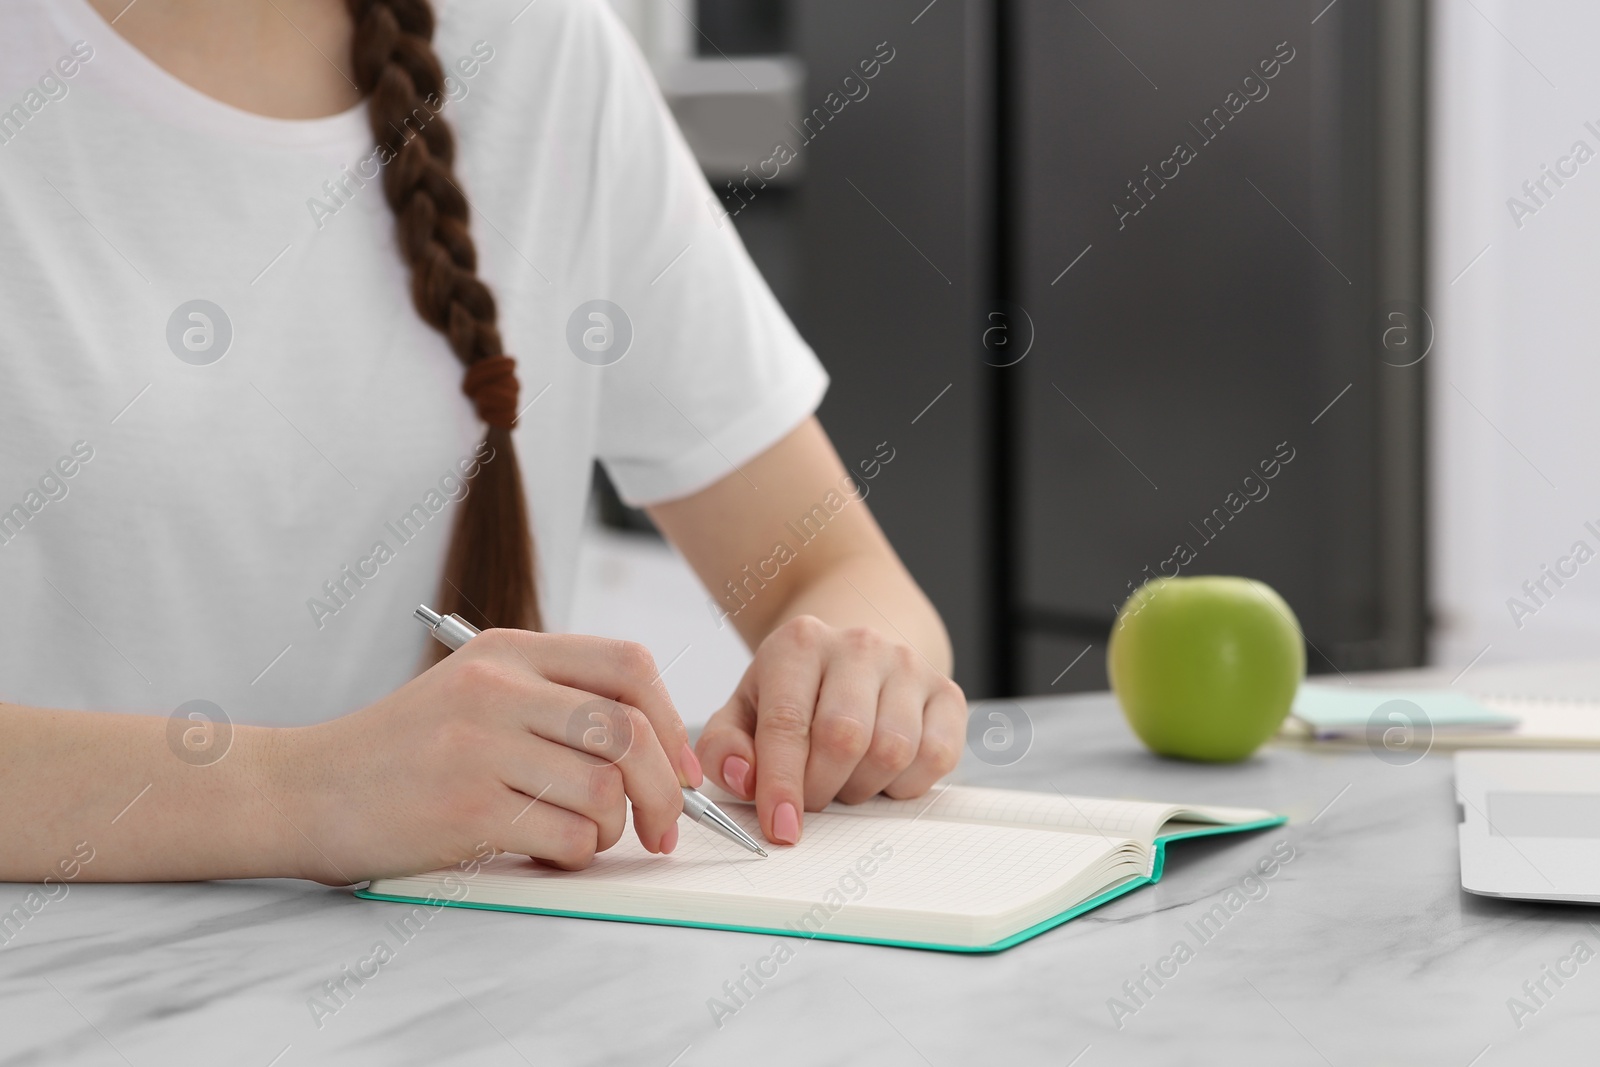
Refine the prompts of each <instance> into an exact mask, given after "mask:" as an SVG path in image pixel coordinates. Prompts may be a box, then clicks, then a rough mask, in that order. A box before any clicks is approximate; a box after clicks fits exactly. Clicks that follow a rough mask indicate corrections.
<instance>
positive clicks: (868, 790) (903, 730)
mask: <svg viewBox="0 0 1600 1067" xmlns="http://www.w3.org/2000/svg"><path fill="white" fill-rule="evenodd" d="M927 701H928V694H927V683H926V682H924V681H921V680H919V679H918V678H917V676H916V675H915V674H914V673H911V672H907V671H899V672H896V673H895V674H893V675H891V676H890V677H889V680H888V681H887V682H885V683H884V686H883V690H882V692H881V693H879V694H878V715H877V718H876V719H875V720H874V722H873V726H872V742H871V743H870V744H869V745H868V746H867V753H866V755H865V756H863V757H861V762H860V763H859V764H857V765H856V768H855V770H854V771H853V772H852V773H851V775H850V780H849V781H847V782H846V783H845V784H844V787H843V788H842V789H840V790H839V799H840V800H842V801H844V802H845V803H846V804H859V803H861V802H862V801H863V800H866V799H867V798H868V797H873V796H877V795H878V794H879V793H881V792H883V787H884V786H886V785H888V784H889V783H890V782H892V781H894V780H895V779H896V778H898V777H900V775H901V773H902V772H903V771H905V769H906V768H907V767H909V766H911V763H912V761H913V760H915V759H916V758H917V748H918V746H919V745H920V744H921V742H922V709H923V707H924V706H925V705H926V704H927Z"/></svg>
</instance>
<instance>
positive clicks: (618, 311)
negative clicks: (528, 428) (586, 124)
mask: <svg viewBox="0 0 1600 1067" xmlns="http://www.w3.org/2000/svg"><path fill="white" fill-rule="evenodd" d="M596 7H598V8H604V7H605V5H604V4H597V5H596ZM598 14H599V18H600V21H601V24H602V25H601V27H600V32H601V34H602V37H603V38H604V39H605V43H606V47H605V53H606V54H607V66H608V67H609V69H608V71H607V76H606V85H605V89H604V95H603V101H602V112H601V120H600V123H599V126H600V129H599V130H598V144H597V146H596V151H597V153H598V154H599V158H598V160H597V172H598V174H599V176H600V183H599V186H600V187H599V189H598V190H597V191H596V192H597V195H599V196H601V197H604V198H606V199H607V200H609V203H608V204H606V205H604V209H603V210H601V211H597V212H596V213H595V218H597V219H598V220H600V221H598V222H597V225H596V228H597V230H599V231H601V232H597V233H596V234H595V235H594V236H595V238H596V239H597V240H599V241H602V242H604V244H605V255H606V259H607V261H608V269H607V270H606V272H605V274H606V277H607V279H608V282H609V286H608V287H609V289H610V292H608V293H605V294H599V295H598V297H597V300H598V299H603V300H604V301H606V302H608V303H609V304H610V305H612V306H611V307H607V306H604V305H602V304H599V303H598V302H594V303H590V304H585V305H582V306H580V308H579V309H578V310H577V311H575V312H574V316H573V319H572V320H569V323H568V341H569V344H573V345H576V346H578V347H577V348H575V349H574V350H575V351H579V350H585V351H586V350H587V349H586V348H585V338H588V339H589V341H592V342H593V345H594V348H596V349H601V351H596V352H594V354H593V356H592V358H587V359H586V361H589V362H594V363H595V364H596V371H595V373H598V374H600V375H602V376H603V379H602V383H601V388H600V405H599V424H598V433H597V442H596V452H597V455H598V456H599V458H600V460H601V462H603V463H604V464H605V466H606V469H607V471H608V472H609V473H610V475H611V478H612V481H613V482H614V483H615V484H616V487H617V490H618V492H619V493H620V494H621V496H622V498H623V499H624V500H625V501H627V502H628V503H629V504H632V505H634V506H641V505H645V504H654V503H660V502H662V501H666V500H672V499H676V498H679V497H683V496H688V495H689V494H691V493H694V492H696V491H697V490H699V489H702V488H704V487H706V486H708V485H710V484H712V483H713V482H715V481H718V480H719V479H721V478H723V477H725V476H727V475H729V474H733V473H735V472H736V471H738V469H739V468H740V467H741V466H742V465H743V464H744V463H745V462H746V461H747V460H749V459H751V458H753V457H755V456H757V455H759V454H760V453H762V452H764V451H765V450H766V449H768V448H770V447H771V446H772V445H774V444H776V443H777V442H778V441H779V440H780V439H781V438H783V437H784V436H785V435H786V434H788V433H789V432H790V431H791V430H793V429H794V428H795V427H796V426H798V425H799V424H800V423H801V422H802V421H804V420H805V419H806V418H807V417H808V416H810V415H811V414H813V413H814V412H815V411H816V409H817V406H818V405H819V404H820V403H821V401H822V396H823V393H824V392H825V391H826V390H827V386H828V376H827V373H826V372H825V371H824V370H823V368H822V365H821V363H820V362H819V361H818V360H817V357H816V355H815V354H814V353H813V352H812V351H811V348H810V347H809V346H808V345H807V344H806V343H805V341H804V340H802V339H801V337H800V334H799V332H798V331H797V330H796V329H795V327H794V325H793V323H791V322H790V321H789V318H788V316H787V315H786V314H785V313H784V311H783V309H782V308H781V307H780V306H779V304H778V302H777V300H776V299H775V298H774V297H773V295H772V291H771V290H770V289H769V288H768V287H767V284H766V282H765V281H764V280H763V279H762V277H761V274H760V272H759V271H757V270H756V267H755V264H753V263H752V262H751V260H750V257H749V254H748V253H747V252H746V251H745V249H744V245H743V244H742V243H741V242H740V240H739V236H738V233H737V232H736V231H735V229H734V223H733V220H732V218H731V217H730V216H729V214H728V206H729V205H728V204H725V203H724V201H723V199H722V198H721V197H719V196H717V195H716V194H715V193H713V192H712V190H711V188H710V186H709V185H708V184H707V182H706V179H705V177H704V176H703V175H702V173H701V171H700V168H699V165H698V164H697V163H696V161H695V159H694V156H693V154H692V153H691V151H690V149H689V147H688V145H687V144H686V142H685V141H684V139H683V136H682V135H681V133H680V132H679V131H678V128H677V125H676V123H675V122H674V121H673V119H672V116H671V113H670V112H669V110H668V109H667V106H666V103H665V102H664V101H663V99H662V97H661V94H660V92H659V90H658V89H657V87H656V84H655V80H654V78H653V77H652V76H651V74H650V72H649V69H648V67H647V66H646V65H645V62H644V59H643V57H642V56H640V55H639V52H638V50H637V49H636V48H635V47H634V44H633V41H632V39H631V38H630V37H629V36H628V34H627V31H626V30H625V29H624V28H623V27H622V26H621V25H620V23H619V22H617V21H616V19H615V18H614V17H613V16H611V14H610V13H609V11H602V12H599V13H598ZM757 162H759V161H752V168H751V172H752V173H755V170H756V168H755V165H754V164H755V163H757ZM760 195H762V189H761V183H760V180H759V178H757V179H754V180H752V181H750V182H749V184H748V187H747V192H746V196H760ZM767 195H772V194H771V193H770V192H768V194H767ZM729 197H730V202H731V203H732V204H733V205H735V206H736V205H737V204H738V203H739V201H737V200H734V199H733V197H732V194H731V193H730V194H729ZM596 315H599V316H600V317H598V318H596V317H595V316H596ZM590 331H593V332H590ZM625 333H627V334H631V336H627V337H625V336H624V335H625ZM624 341H626V345H627V347H626V350H625V351H623V352H622V354H621V356H620V357H618V354H617V353H618V351H619V350H621V349H622V345H623V342H624ZM607 346H610V347H607ZM612 360H614V362H613V361H612Z"/></svg>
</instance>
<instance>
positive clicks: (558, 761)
mask: <svg viewBox="0 0 1600 1067" xmlns="http://www.w3.org/2000/svg"><path fill="white" fill-rule="evenodd" d="M272 733H274V734H276V735H278V736H277V738H276V740H275V742H274V744H275V747H276V748H277V751H276V752H275V753H274V758H273V759H272V763H273V764H274V765H275V766H276V767H277V769H278V770H277V775H276V777H277V778H278V779H279V782H280V783H281V787H282V797H281V798H280V802H285V803H286V804H287V806H286V807H285V809H284V814H285V815H286V816H288V817H289V819H290V821H291V822H293V823H294V825H295V828H296V829H297V830H298V831H300V837H301V838H302V844H303V845H304V848H303V849H302V855H301V862H300V863H299V865H298V866H299V867H300V869H301V871H302V872H303V874H304V876H305V877H308V878H314V879H316V880H317V881H320V882H325V883H327V884H330V885H344V884H349V883H352V882H355V881H359V880H362V879H366V878H380V877H385V876H390V875H400V874H413V873H417V872H420V871H429V870H435V869H437V868H440V867H444V866H447V865H449V864H452V863H456V862H458V861H461V860H464V859H468V858H471V857H473V856H474V855H478V854H479V853H480V851H481V850H482V847H483V845H484V844H485V843H487V844H488V845H490V846H492V847H493V848H495V849H496V850H498V851H502V852H512V853H519V854H523V855H527V856H532V857H534V858H536V859H540V860H544V861H545V862H548V863H550V864H553V865H555V866H557V867H562V868H566V869H569V870H576V869H579V868H582V867H586V866H588V865H589V863H591V862H592V861H593V860H594V855H595V853H596V852H600V851H603V850H605V849H607V848H610V847H611V846H612V845H614V844H616V843H617V841H618V840H619V839H620V838H621V836H622V833H623V827H624V817H625V814H626V804H627V803H628V802H630V801H631V802H632V804H633V825H634V831H635V832H636V833H637V834H638V837H639V842H640V844H642V845H643V846H644V847H645V848H646V849H647V850H649V851H651V852H671V851H672V850H673V848H675V847H676V846H677V843H678V824H677V820H678V815H679V814H680V813H681V812H682V810H683V794H682V791H681V786H683V785H689V786H696V787H698V786H699V785H700V784H701V781H702V775H701V772H700V764H699V762H698V760H697V759H696V758H695V754H694V751H693V749H691V748H690V747H689V743H688V733H687V731H686V730H685V729H684V725H683V720H682V719H681V718H680V717H679V716H678V712H677V710H676V709H675V708H674V707H673V705H672V701H671V699H670V698H669V697H668V696H667V693H666V689H665V688H664V687H663V686H662V685H661V684H660V673H659V672H658V671H657V670H656V666H655V661H654V660H653V659H652V657H651V656H650V653H649V652H647V651H645V649H644V648H643V647H642V646H640V645H636V644H631V643H628V642H624V641H614V640H608V639H605V638H598V637H584V636H577V635H568V634H540V633H531V632H528V631H524V630H485V631H484V632H483V633H482V634H481V635H479V636H478V637H475V638H473V640H472V641H470V642H469V643H468V644H466V645H465V646H463V647H462V648H461V649H460V650H459V651H457V652H454V653H452V654H451V655H449V656H447V657H446V658H445V659H444V660H443V661H441V662H440V663H439V664H437V665H436V666H434V667H433V668H432V669H430V670H428V671H426V672H424V673H423V674H421V675H419V676H418V677H416V678H414V679H412V680H411V681H410V682H408V683H407V684H405V685H403V686H401V687H400V688H399V689H397V690H395V691H394V692H392V693H390V694H389V695H388V696H386V697H384V698H383V699H382V700H380V701H378V702H377V703H376V704H372V705H370V706H369V707H366V708H363V709H361V710H360V711H357V712H354V713H352V714H350V715H347V716H344V717H343V718H339V719H335V720H333V721H331V722H326V723H322V724H319V725H317V726H310V727H304V728H299V729H292V730H279V731H272Z"/></svg>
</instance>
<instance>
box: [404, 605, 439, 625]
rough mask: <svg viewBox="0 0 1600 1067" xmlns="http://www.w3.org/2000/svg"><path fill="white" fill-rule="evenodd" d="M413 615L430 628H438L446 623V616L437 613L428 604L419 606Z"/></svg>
mask: <svg viewBox="0 0 1600 1067" xmlns="http://www.w3.org/2000/svg"><path fill="white" fill-rule="evenodd" d="M411 614H413V615H415V616H416V617H417V618H419V619H421V620H422V621H423V622H425V623H427V624H428V625H429V626H438V625H439V624H440V623H441V622H443V621H444V616H442V615H440V614H439V613H438V612H437V611H434V610H433V609H432V608H430V607H428V605H426V604H421V605H418V607H417V610H416V611H413V612H412V613H411Z"/></svg>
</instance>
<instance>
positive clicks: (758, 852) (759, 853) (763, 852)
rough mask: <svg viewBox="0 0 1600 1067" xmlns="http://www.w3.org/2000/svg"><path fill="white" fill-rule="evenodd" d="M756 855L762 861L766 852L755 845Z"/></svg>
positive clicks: (765, 856)
mask: <svg viewBox="0 0 1600 1067" xmlns="http://www.w3.org/2000/svg"><path fill="white" fill-rule="evenodd" d="M756 855H758V856H760V857H761V858H762V859H766V858H767V850H766V849H764V848H762V847H761V846H760V845H757V846H756Z"/></svg>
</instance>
